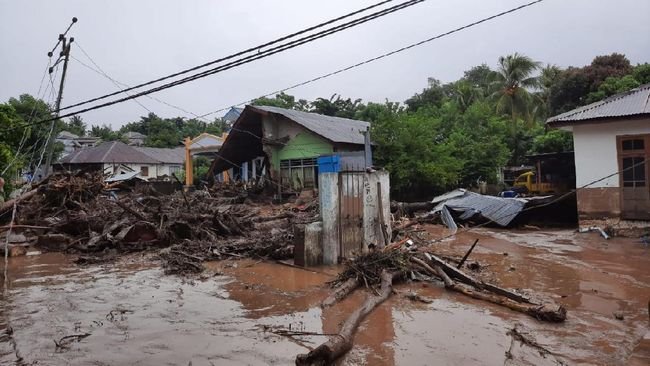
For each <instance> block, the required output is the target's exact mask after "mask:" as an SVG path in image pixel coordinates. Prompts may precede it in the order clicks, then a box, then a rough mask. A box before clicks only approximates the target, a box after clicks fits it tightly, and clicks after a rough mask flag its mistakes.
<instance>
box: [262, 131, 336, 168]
mask: <svg viewBox="0 0 650 366" xmlns="http://www.w3.org/2000/svg"><path fill="white" fill-rule="evenodd" d="M333 152H334V148H333V147H332V144H331V143H330V142H328V141H327V140H325V139H324V138H322V137H320V136H318V135H315V134H313V133H311V132H309V131H303V132H299V133H298V134H297V135H296V136H295V137H294V138H292V139H291V140H289V142H288V143H287V144H286V145H285V146H283V147H282V148H281V149H280V148H275V151H274V153H273V161H272V162H271V164H272V165H273V169H274V170H279V169H280V160H287V159H304V158H315V157H317V156H319V155H324V154H331V153H333Z"/></svg>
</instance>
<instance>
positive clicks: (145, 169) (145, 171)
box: [140, 166, 149, 177]
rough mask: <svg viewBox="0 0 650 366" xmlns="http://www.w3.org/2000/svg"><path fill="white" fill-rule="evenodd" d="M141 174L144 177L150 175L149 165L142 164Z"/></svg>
mask: <svg viewBox="0 0 650 366" xmlns="http://www.w3.org/2000/svg"><path fill="white" fill-rule="evenodd" d="M140 175H141V176H143V177H148V176H149V167H148V166H141V167H140Z"/></svg>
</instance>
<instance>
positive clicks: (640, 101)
mask: <svg viewBox="0 0 650 366" xmlns="http://www.w3.org/2000/svg"><path fill="white" fill-rule="evenodd" d="M642 114H650V84H645V85H642V86H640V87H638V88H636V89H632V90H630V91H628V92H625V93H620V94H616V95H613V96H611V97H609V98H606V99H603V100H601V101H599V102H595V103H591V104H589V105H586V106H584V107H580V108H576V109H574V110H572V111H568V112H566V113H562V114H560V115H557V116H554V117H551V118H549V119H548V120H547V121H546V123H547V124H549V125H550V126H553V125H560V124H571V123H573V122H580V121H588V120H594V119H601V118H612V117H627V116H634V115H642Z"/></svg>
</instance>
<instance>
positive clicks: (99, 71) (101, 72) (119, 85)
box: [70, 39, 207, 121]
mask: <svg viewBox="0 0 650 366" xmlns="http://www.w3.org/2000/svg"><path fill="white" fill-rule="evenodd" d="M75 42H76V43H77V47H78V48H79V49H80V50H81V52H82V53H83V54H84V55H85V56H86V58H88V60H90V62H91V63H92V64H93V65H95V68H93V67H91V66H90V65H88V64H86V63H84V62H82V61H81V60H79V59H78V58H76V57H74V56H70V57H72V58H73V59H74V60H75V61H77V62H78V63H80V64H81V65H82V66H84V67H86V68H87V69H89V70H91V71H93V72H95V73H97V74H99V75H102V76H104V77H105V78H107V79H108V80H110V81H111V82H112V83H113V84H114V85H115V86H116V87H117V88H118V89H120V90H121V91H122V92H123V93H125V94H126V95H130V94H129V93H128V92H127V91H125V89H122V88H131V86H129V85H128V84H125V83H122V82H120V81H119V80H116V79H114V78H112V77H111V76H109V75H108V74H107V73H106V72H105V71H104V70H103V69H102V68H101V67H99V65H98V64H97V63H96V62H95V61H94V60H93V59H92V57H90V55H89V54H88V52H86V51H85V50H84V49H83V48H82V47H81V45H80V44H79V41H78V40H76V39H75ZM146 97H147V98H149V99H151V100H155V101H156V102H158V103H161V104H164V105H166V106H168V107H171V108H174V109H176V110H179V111H181V112H183V113H186V114H189V115H192V116H194V117H195V118H199V115H198V114H196V113H193V112H191V111H188V110H186V109H184V108H181V107H179V106H177V105H173V104H171V103H169V102H166V101H164V100H161V99H159V98H156V97H153V96H151V95H147V96H146ZM134 101H135V102H136V103H138V104H140V103H139V102H138V101H137V99H134ZM141 106H142V107H143V108H145V109H147V110H148V111H149V112H151V111H150V110H149V109H148V108H146V107H145V106H143V105H141ZM206 121H207V120H206Z"/></svg>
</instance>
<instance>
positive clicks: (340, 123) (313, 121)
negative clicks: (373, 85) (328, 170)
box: [246, 106, 370, 145]
mask: <svg viewBox="0 0 650 366" xmlns="http://www.w3.org/2000/svg"><path fill="white" fill-rule="evenodd" d="M246 108H250V109H253V110H261V111H265V112H269V113H275V114H280V115H282V116H284V117H286V118H288V119H290V120H292V121H294V122H296V123H298V124H299V125H301V126H303V127H305V128H306V129H308V130H310V131H312V132H314V133H316V134H318V135H320V136H322V137H324V138H326V139H328V140H330V141H332V142H340V143H348V144H361V145H363V143H364V141H363V134H362V133H361V132H362V131H365V130H366V129H367V128H368V127H370V123H368V122H364V121H358V120H354V119H349V118H341V117H333V116H326V115H323V114H317V113H309V112H300V111H295V110H292V109H284V108H278V107H270V106H246Z"/></svg>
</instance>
